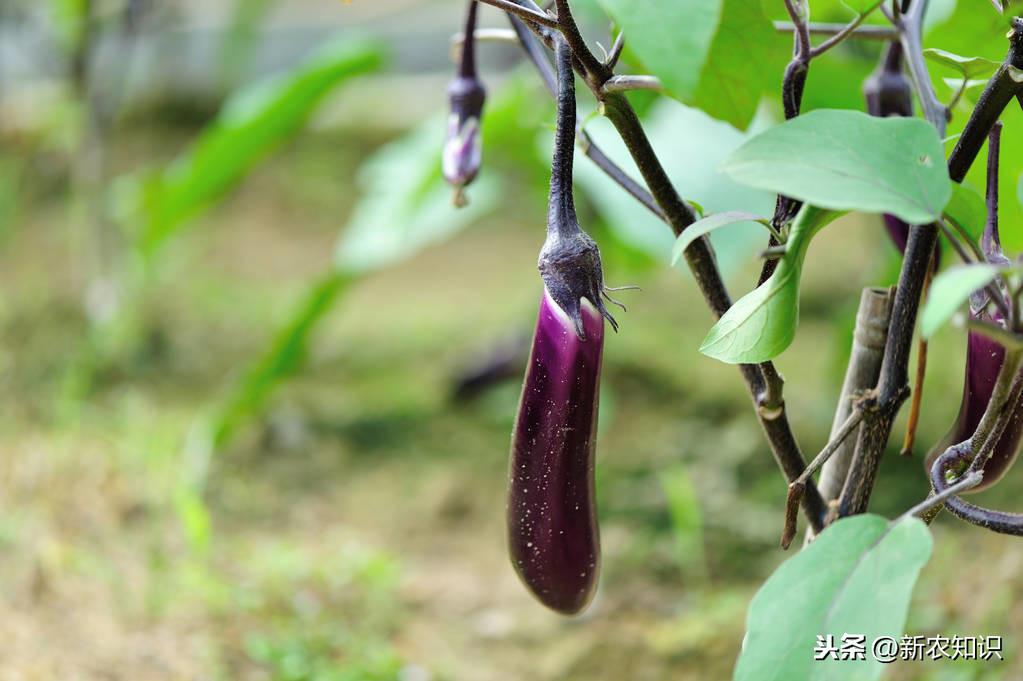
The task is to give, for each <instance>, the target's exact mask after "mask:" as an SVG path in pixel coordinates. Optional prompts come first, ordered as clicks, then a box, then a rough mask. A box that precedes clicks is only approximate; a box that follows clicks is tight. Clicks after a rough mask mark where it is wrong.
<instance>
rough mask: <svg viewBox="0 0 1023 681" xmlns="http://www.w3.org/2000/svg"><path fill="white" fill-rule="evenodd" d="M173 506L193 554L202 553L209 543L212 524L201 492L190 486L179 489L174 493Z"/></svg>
mask: <svg viewBox="0 0 1023 681" xmlns="http://www.w3.org/2000/svg"><path fill="white" fill-rule="evenodd" d="M174 506H175V509H176V510H177V514H178V519H179V520H180V522H181V527H182V529H183V530H184V532H185V538H186V539H187V541H188V547H189V549H190V550H191V551H192V552H193V553H194V554H199V555H201V554H204V553H205V552H206V550H207V549H208V548H209V545H210V535H211V525H212V524H211V521H210V513H209V509H208V508H207V507H206V502H204V501H203V498H202V494H201V492H199V491H198V489H195V488H191V487H189V488H183V489H181V490H180V491H179V492H178V493H177V494H176V495H175V498H174Z"/></svg>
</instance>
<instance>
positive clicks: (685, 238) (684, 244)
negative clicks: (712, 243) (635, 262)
mask: <svg viewBox="0 0 1023 681" xmlns="http://www.w3.org/2000/svg"><path fill="white" fill-rule="evenodd" d="M739 222H754V223H759V224H761V225H767V224H768V223H769V220H768V219H767V218H763V217H760V216H759V215H754V214H753V213H744V212H742V211H738V210H736V211H728V212H725V213H714V214H713V215H708V216H707V217H705V218H703V219H702V220H697V221H696V222H694V223H693V224H691V225H689V226H688V227H686V228H685V231H683V232H682V234H681V235H679V237H678V238H677V239H676V240H675V245H674V246H673V247H672V249H671V264H672V265H676V264H677V263H678V261H679V260H680V259H681V258H682V254H683V253H685V251H686V249H687V248H689V245H690V244H692V243H693V242H694V241H696V240H697V239H699V238H700V237H702V236H706V235H707V234H710V233H711V232H713V231H714V230H715V229H720V228H721V227H725V226H727V225H734V224H736V223H739Z"/></svg>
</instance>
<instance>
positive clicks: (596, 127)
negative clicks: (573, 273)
mask: <svg viewBox="0 0 1023 681" xmlns="http://www.w3.org/2000/svg"><path fill="white" fill-rule="evenodd" d="M764 124H766V117H765V118H763V119H760V118H758V119H757V121H755V122H754V125H753V127H754V128H755V127H756V126H758V125H764ZM644 128H645V129H646V132H647V135H648V137H649V138H650V141H651V142H652V143H653V145H654V148H655V149H657V152H658V155H659V156H660V158H661V161H662V162H663V163H664V167H665V170H666V171H667V172H668V175H670V176H671V178H672V180H673V181H674V182H675V184H676V186H678V187H681V188H684V191H685V199H686V200H687V201H689V202H690V203H692V204H696V203H697V202H698V203H699V205H701V206H703V207H704V208H705V209H706V210H707V211H711V212H724V211H730V210H742V211H745V212H748V213H754V214H760V215H764V214H770V212H771V211H772V210H774V196H773V195H771V194H768V193H767V192H762V191H759V190H756V189H752V188H750V187H745V186H743V185H740V184H738V183H736V182H734V181H732V179H731V178H729V177H728V176H727V175H724V174H723V173H721V172H720V171H719V166H720V164H721V162H722V161H724V159H725V158H727V156H728V154H729V153H730V152H731V151H732V150H734V149H735V148H737V147H738V146H739V145H740V144H742V142H743V141H744V140H745V139H748V137H749V133H741V132H739V131H738V130H736V129H735V128H733V127H732V126H731V125H728V124H727V123H723V122H721V121H719V120H715V119H713V118H711V117H710V116H708V115H707V114H706V113H704V112H703V111H700V110H699V109H693V108H690V107H687V106H683V105H681V104H679V103H678V102H675V101H674V100H671V99H663V98H662V99H661V101H659V102H658V103H657V104H656V105H655V106H654V107H653V109H652V110H651V112H650V114H649V115H648V116H647V117H646V118H645V119H644ZM679 130H685V131H686V134H684V135H680V134H679V132H678V131H679ZM587 132H589V133H590V135H591V136H592V137H593V139H594V141H595V142H596V143H597V144H599V145H600V147H601V148H602V149H603V150H604V152H605V153H607V154H608V155H609V156H610V157H611V158H613V159H614V160H615V161H616V162H617V163H618V164H619V165H620V166H621V167H622V168H623V169H624V170H625V171H626V172H628V173H629V174H630V175H631V176H632V177H634V178H637V179H638V178H640V177H641V175H640V173H639V170H638V169H637V168H636V165H635V163H633V161H632V158H631V156H630V155H629V152H628V150H627V149H626V148H625V145H624V144H623V143H622V141H621V138H620V137H619V136H618V134H617V133H616V132H615V130H614V128H613V127H612V126H611V125H610V124H609V123H608V122H607V121H606V120H604V119H598V120H596V121H594V122H593V123H592V124H591V125H590V126H588V127H587ZM547 148H548V149H549V148H550V147H549V146H548V147H547ZM547 172H548V173H549V172H550V171H549V169H548V170H547ZM576 180H577V182H578V186H579V188H580V189H582V190H583V191H584V192H585V193H586V195H587V197H588V198H589V199H590V201H592V202H593V204H594V205H595V206H596V208H597V209H598V210H599V211H600V213H601V215H602V216H603V217H604V219H605V220H606V222H607V225H608V228H609V229H610V230H611V231H612V232H613V233H614V234H615V236H616V237H617V239H619V240H620V241H622V242H623V243H625V244H628V245H629V246H630V247H632V248H636V249H639V250H641V251H643V252H645V253H647V254H649V255H650V256H651V257H653V258H655V259H656V261H657V262H659V263H664V262H667V259H668V257H669V254H670V253H671V247H672V244H673V243H674V236H673V235H672V233H671V230H670V229H669V228H668V227H667V226H666V225H665V224H664V223H663V222H662V221H661V220H659V219H658V218H657V217H655V216H654V215H653V214H652V213H650V212H649V211H648V210H647V209H646V208H644V207H642V206H640V205H639V204H638V203H637V202H636V200H635V199H633V198H632V197H631V196H629V195H628V194H626V193H625V192H624V191H622V189H621V187H619V186H618V185H616V184H615V183H614V182H612V181H611V180H610V179H608V178H607V176H605V175H604V174H603V173H602V172H601V171H600V170H598V169H597V168H596V167H594V166H593V164H592V163H589V162H583V161H582V160H580V161H579V162H578V163H576ZM761 237H762V230H761V229H760V228H759V227H757V226H754V225H750V224H740V225H736V226H735V227H733V228H731V229H729V230H728V231H727V232H718V233H715V234H712V235H711V237H710V239H711V242H712V243H713V245H714V250H715V253H716V255H717V258H718V266H719V267H720V268H721V270H722V271H723V272H724V273H725V274H726V276H727V274H729V273H730V272H731V271H734V270H735V269H736V268H738V267H739V266H740V265H742V264H744V263H746V262H748V259H749V256H750V254H752V253H753V252H754V251H755V250H756V248H757V247H758V246H762V244H764V243H766V241H765V240H763V239H762V238H761Z"/></svg>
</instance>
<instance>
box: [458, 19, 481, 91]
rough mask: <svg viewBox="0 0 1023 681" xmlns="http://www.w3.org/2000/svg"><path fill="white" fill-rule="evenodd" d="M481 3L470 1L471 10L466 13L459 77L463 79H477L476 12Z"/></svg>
mask: <svg viewBox="0 0 1023 681" xmlns="http://www.w3.org/2000/svg"><path fill="white" fill-rule="evenodd" d="M479 6H480V5H479V3H478V2H476V1H475V0H469V8H468V10H467V11H466V13H465V32H464V33H463V35H464V36H465V38H464V40H463V41H462V61H461V62H460V64H459V67H458V75H459V76H461V77H462V78H475V77H476V10H478V9H479Z"/></svg>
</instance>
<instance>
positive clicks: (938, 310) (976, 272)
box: [920, 263, 1000, 338]
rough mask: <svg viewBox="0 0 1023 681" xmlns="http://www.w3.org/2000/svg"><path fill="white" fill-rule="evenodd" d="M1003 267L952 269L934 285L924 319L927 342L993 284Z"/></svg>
mask: <svg viewBox="0 0 1023 681" xmlns="http://www.w3.org/2000/svg"><path fill="white" fill-rule="evenodd" d="M999 269H1000V268H999V267H998V266H997V265H989V264H986V263H974V264H972V265H957V266H955V267H950V268H948V269H947V270H945V271H944V272H942V273H941V274H939V275H938V276H937V277H935V279H934V282H933V283H932V284H931V290H930V293H928V294H927V304H926V305H924V311H923V313H922V314H921V315H920V333H921V334H923V337H924V338H930V337H931V336H933V335H934V332H935V331H937V330H938V329H939V328H940V327H941V326H942V325H943V324H944V323H945V322H947V321H948V320H949V319H951V318H952V315H953V314H955V312H956V310H958V309H959V307H960V306H961V305H962V304H963V303H965V302H966V301H967V300H968V299H969V297H970V294H971V293H973V292H974V291H976V290H977V289H979V288H983V287H985V286H987V285H988V284H990V283H991V281H992V280H993V279H994V278H995V277H996V276H998V272H999Z"/></svg>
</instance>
